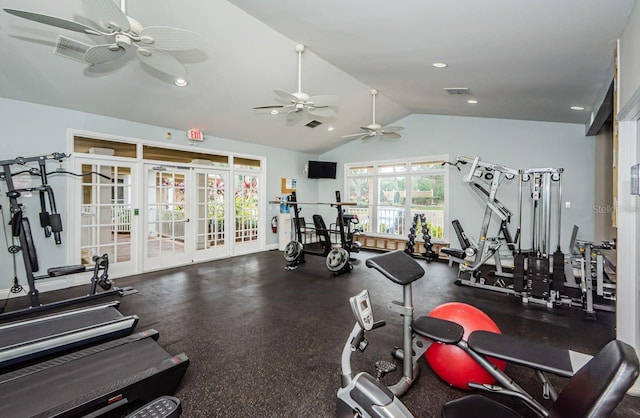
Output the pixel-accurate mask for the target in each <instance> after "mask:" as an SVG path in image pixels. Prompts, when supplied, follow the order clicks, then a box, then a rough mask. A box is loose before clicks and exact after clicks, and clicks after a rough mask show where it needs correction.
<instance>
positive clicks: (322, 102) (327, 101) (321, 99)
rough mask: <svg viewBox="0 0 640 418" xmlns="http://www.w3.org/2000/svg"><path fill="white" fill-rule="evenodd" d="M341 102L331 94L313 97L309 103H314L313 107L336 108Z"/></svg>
mask: <svg viewBox="0 0 640 418" xmlns="http://www.w3.org/2000/svg"><path fill="white" fill-rule="evenodd" d="M339 102H340V97H338V96H333V95H329V94H323V95H319V96H311V97H309V100H307V103H312V104H313V107H324V106H336V105H337V104H338V103H339Z"/></svg>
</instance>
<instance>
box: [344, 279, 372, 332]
mask: <svg viewBox="0 0 640 418" xmlns="http://www.w3.org/2000/svg"><path fill="white" fill-rule="evenodd" d="M349 303H350V304H351V310H352V311H353V316H355V317H356V321H358V324H359V325H360V327H361V328H362V329H363V330H365V331H370V330H371V328H373V310H372V309H371V299H369V291H368V290H366V289H365V290H363V291H362V292H360V293H358V294H357V295H355V296H352V297H350V298H349Z"/></svg>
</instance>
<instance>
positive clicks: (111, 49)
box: [3, 0, 202, 78]
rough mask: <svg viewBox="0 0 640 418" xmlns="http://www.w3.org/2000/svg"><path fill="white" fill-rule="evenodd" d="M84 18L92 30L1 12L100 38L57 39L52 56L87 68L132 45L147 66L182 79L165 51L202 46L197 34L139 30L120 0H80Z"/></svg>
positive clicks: (31, 14) (179, 67) (13, 11)
mask: <svg viewBox="0 0 640 418" xmlns="http://www.w3.org/2000/svg"><path fill="white" fill-rule="evenodd" d="M82 3H83V4H84V6H85V9H86V11H87V15H88V18H89V19H90V20H91V21H93V22H95V23H97V24H98V25H97V26H96V27H91V26H87V25H84V24H82V23H78V22H74V21H72V20H66V19H62V18H59V17H55V16H49V15H45V14H40V13H35V12H29V11H26V10H16V9H3V10H4V11H5V12H7V13H9V14H12V15H14V16H18V17H21V18H23V19H28V20H32V21H34V22H38V23H43V24H45V25H50V26H55V27H58V28H62V29H67V30H70V31H75V32H80V33H84V34H87V35H94V36H103V37H106V38H108V39H109V41H108V43H104V44H100V45H88V44H85V43H83V42H80V41H76V40H74V39H71V38H67V37H66V36H62V35H60V36H58V42H57V44H56V50H55V53H56V54H57V55H62V56H64V57H67V58H71V59H75V60H78V61H81V62H84V63H86V64H89V65H99V64H106V63H109V62H112V61H115V60H116V59H118V58H120V57H121V56H123V55H124V54H125V52H127V49H128V48H129V47H131V46H132V45H133V46H135V47H136V48H137V49H136V55H137V56H138V58H140V60H141V61H142V62H143V63H145V64H147V65H148V66H150V67H152V68H155V69H156V70H158V71H161V72H163V73H165V74H168V75H171V76H174V77H178V78H184V77H185V76H186V74H187V70H186V69H185V68H184V66H183V65H182V64H181V63H180V62H179V61H178V60H177V59H176V58H175V57H173V56H172V55H170V54H168V53H167V52H165V51H184V50H190V49H196V48H198V47H199V46H200V45H201V43H202V38H201V37H200V35H199V34H197V33H194V32H191V31H188V30H184V29H178V28H172V27H167V26H147V27H143V26H142V25H141V24H140V23H139V22H138V21H137V20H135V19H133V18H131V17H129V16H127V15H126V14H125V12H124V0H122V8H120V7H119V6H118V5H117V4H116V3H114V2H113V0H82Z"/></svg>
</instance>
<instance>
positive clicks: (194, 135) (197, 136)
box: [187, 129, 204, 141]
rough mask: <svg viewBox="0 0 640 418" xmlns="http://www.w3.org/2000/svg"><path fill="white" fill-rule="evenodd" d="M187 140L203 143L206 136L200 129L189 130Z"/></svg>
mask: <svg viewBox="0 0 640 418" xmlns="http://www.w3.org/2000/svg"><path fill="white" fill-rule="evenodd" d="M187 138H189V139H190V140H192V141H202V140H204V134H203V133H202V131H201V130H200V129H189V130H188V131H187Z"/></svg>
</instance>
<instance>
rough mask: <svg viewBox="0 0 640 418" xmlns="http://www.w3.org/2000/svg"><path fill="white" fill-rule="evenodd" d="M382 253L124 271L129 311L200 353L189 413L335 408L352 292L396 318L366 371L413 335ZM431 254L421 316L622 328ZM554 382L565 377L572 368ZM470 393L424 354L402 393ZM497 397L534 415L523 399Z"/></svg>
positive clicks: (606, 317)
mask: <svg viewBox="0 0 640 418" xmlns="http://www.w3.org/2000/svg"><path fill="white" fill-rule="evenodd" d="M373 255H376V254H375V253H371V252H363V253H360V254H355V257H356V258H357V259H356V261H355V262H354V266H355V267H354V270H353V272H351V273H350V274H345V275H341V276H338V277H333V276H332V275H331V274H330V272H329V271H328V270H327V269H326V267H325V265H324V263H325V260H324V258H321V257H314V256H307V263H306V264H304V265H302V266H300V267H299V268H298V269H297V270H295V271H287V270H285V269H284V266H285V261H284V260H283V258H282V253H280V252H278V251H268V252H263V253H258V254H253V255H248V256H242V257H235V258H230V259H225V260H219V261H214V262H209V263H203V264H196V265H191V266H188V267H183V268H177V269H172V270H165V271H160V272H154V273H148V274H143V275H140V276H137V277H131V278H123V279H119V280H118V281H117V285H119V286H125V285H131V286H134V287H135V288H137V289H138V290H139V292H140V293H138V294H137V295H132V296H128V297H126V298H122V299H121V303H122V305H121V308H120V310H121V312H122V313H123V314H137V315H138V316H139V317H140V324H139V325H138V328H137V329H138V330H143V329H147V328H154V329H157V330H158V331H159V332H160V339H159V343H160V344H161V345H162V346H163V347H164V348H165V349H167V350H168V351H169V352H171V353H174V354H177V353H180V352H185V353H186V354H187V355H188V356H189V358H190V360H191V364H190V367H189V370H188V371H187V374H186V376H185V378H184V380H183V382H182V384H181V386H180V389H179V390H178V392H177V396H179V397H180V398H181V400H182V402H183V407H184V414H183V416H185V417H332V416H335V394H336V391H337V389H338V387H339V384H340V378H339V374H340V354H341V350H342V346H343V345H344V342H345V340H346V338H347V336H348V334H349V332H350V331H351V328H352V327H353V322H354V321H353V319H352V314H351V312H350V308H349V304H348V298H349V297H350V296H352V295H354V294H356V293H358V292H359V291H361V290H362V289H365V288H366V289H369V291H370V294H371V297H372V303H373V308H374V315H375V316H376V319H384V320H386V321H387V326H386V327H383V328H380V329H378V330H376V331H374V332H372V333H370V334H369V335H368V339H369V342H370V345H369V348H368V349H367V351H366V352H365V353H364V354H355V355H354V361H353V366H354V370H367V371H369V372H371V373H372V372H373V371H374V367H373V364H374V362H375V360H381V359H385V360H390V355H389V351H390V348H391V346H393V345H400V344H401V338H402V334H401V332H402V331H401V328H400V324H401V319H400V317H399V316H398V317H396V316H393V315H392V314H391V313H390V312H389V311H388V310H387V308H386V305H387V303H388V302H390V301H391V300H400V299H401V297H402V292H401V288H400V286H399V285H397V284H394V283H392V282H391V281H390V280H388V279H386V278H384V277H383V276H382V275H381V274H379V273H377V272H376V271H374V270H371V269H368V268H366V267H365V265H364V260H365V259H366V258H368V257H370V256H373ZM419 263H420V264H421V265H422V266H423V268H424V269H425V270H426V275H425V277H423V278H422V279H420V280H418V281H417V282H415V283H414V305H415V314H416V316H419V315H425V314H427V313H428V312H429V311H431V310H432V309H433V308H435V307H437V306H438V305H440V304H442V303H446V302H453V301H458V302H465V303H469V304H472V305H474V306H476V307H478V308H480V309H482V310H483V311H484V312H485V313H486V314H488V315H489V316H490V317H491V318H492V319H493V320H494V321H495V322H496V323H497V325H498V326H499V327H500V329H501V330H502V332H503V333H506V334H511V335H515V336H518V337H523V338H528V339H530V340H532V341H537V342H542V343H549V344H553V345H556V346H559V347H564V348H570V349H574V350H579V351H583V352H587V353H590V354H594V353H595V352H597V351H598V349H599V348H601V347H602V346H604V345H605V344H606V343H607V342H608V341H609V340H611V339H612V338H614V336H615V333H614V326H615V324H614V322H615V315H614V314H612V313H604V312H601V313H599V314H598V320H597V321H590V320H587V319H585V318H584V315H583V314H582V312H581V310H580V309H577V308H567V307H560V308H556V309H553V310H550V309H547V308H545V307H541V306H532V305H523V304H522V303H521V302H520V301H519V300H518V299H516V298H514V297H512V296H508V295H504V294H500V293H495V292H489V291H484V290H475V289H472V288H469V287H460V286H456V285H454V280H455V277H456V270H455V269H452V268H449V267H448V266H447V265H446V264H444V263H430V264H427V263H425V262H424V261H419ZM79 293H82V291H80V290H79V289H75V288H74V289H71V290H65V291H62V292H50V293H47V294H43V295H42V300H43V302H47V301H48V300H53V299H56V298H63V297H69V296H71V295H74V294H79ZM23 299H24V298H23ZM24 304H28V301H26V300H12V301H11V303H10V304H9V306H8V309H16V308H18V307H21V306H23V305H24ZM507 373H508V374H509V375H510V376H512V377H514V379H515V380H516V381H518V383H520V384H521V385H522V386H523V387H524V388H525V389H527V390H528V391H530V392H531V393H532V394H533V395H534V396H536V397H537V398H538V399H541V388H540V386H539V384H538V383H537V381H536V379H535V376H533V374H532V373H531V372H530V371H529V370H527V369H524V368H519V367H515V366H507ZM398 376H399V372H395V374H391V375H389V376H387V378H386V379H388V381H389V382H392V381H393V380H394V379H397V378H398ZM553 382H554V383H555V384H556V385H557V386H558V387H561V386H562V384H563V380H562V379H560V378H554V379H553ZM467 393H468V392H466V391H463V390H459V389H455V388H452V387H450V386H449V385H447V384H446V383H445V382H443V381H442V380H440V379H439V378H438V377H437V376H435V375H434V374H433V372H432V371H431V370H430V369H429V366H428V365H427V364H426V362H425V361H421V376H420V378H419V379H418V381H417V382H416V384H414V386H413V387H412V388H411V390H410V391H409V392H408V393H407V394H406V395H405V396H404V397H403V398H402V400H403V402H404V403H405V404H406V405H407V407H408V408H409V409H410V410H411V411H412V412H413V413H414V415H415V416H417V417H436V416H439V415H440V409H441V408H442V405H444V403H446V402H447V401H449V400H452V399H456V398H459V397H462V396H464V395H466V394H467ZM496 399H501V400H503V401H505V403H508V404H510V405H511V406H514V407H515V408H517V409H518V410H519V411H521V412H522V413H524V414H527V410H526V409H524V408H522V407H521V405H519V404H518V403H517V402H513V401H511V400H509V399H506V400H505V398H496ZM547 405H548V403H547ZM613 416H614V417H633V416H640V398H632V397H629V396H627V397H626V398H625V399H624V400H623V402H622V403H621V404H620V405H619V407H618V408H617V410H616V411H615V413H614V415H613Z"/></svg>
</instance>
